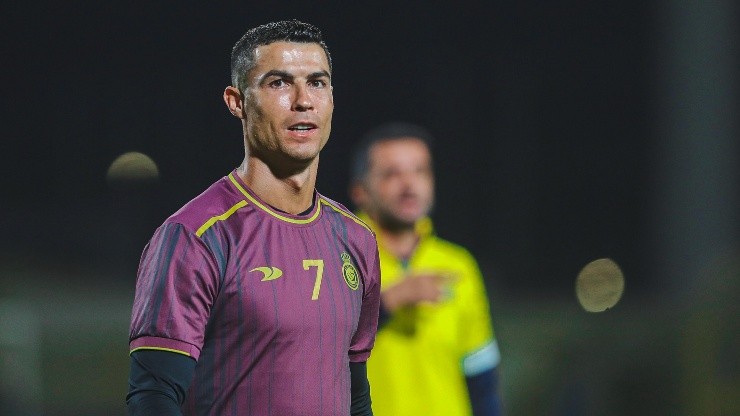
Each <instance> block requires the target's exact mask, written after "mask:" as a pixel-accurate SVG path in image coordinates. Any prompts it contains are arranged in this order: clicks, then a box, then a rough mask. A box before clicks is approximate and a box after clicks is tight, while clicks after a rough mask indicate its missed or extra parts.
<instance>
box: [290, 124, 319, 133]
mask: <svg viewBox="0 0 740 416" xmlns="http://www.w3.org/2000/svg"><path fill="white" fill-rule="evenodd" d="M317 128H318V126H317V125H316V124H314V123H309V122H303V121H301V122H298V123H295V124H291V125H290V126H288V130H290V131H294V132H296V133H308V132H311V131H312V130H316V129H317Z"/></svg>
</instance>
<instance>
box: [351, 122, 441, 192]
mask: <svg viewBox="0 0 740 416" xmlns="http://www.w3.org/2000/svg"><path fill="white" fill-rule="evenodd" d="M409 137H413V138H414V139H418V140H420V141H422V142H423V143H424V144H425V145H426V146H427V147H428V148H429V149H430V151H431V149H432V145H433V144H434V136H432V134H431V133H430V132H429V130H427V129H426V128H424V127H422V126H420V125H418V124H413V123H407V122H400V121H395V122H389V123H383V124H381V125H379V126H377V127H375V128H373V129H371V130H369V131H368V132H367V133H365V135H364V136H362V139H360V141H359V142H358V143H357V145H356V146H355V150H354V152H353V155H352V170H351V174H352V181H353V182H358V181H362V180H363V179H364V178H365V175H367V173H368V172H369V171H370V149H371V148H372V147H373V145H375V144H376V143H380V142H386V141H392V140H400V139H405V138H409Z"/></svg>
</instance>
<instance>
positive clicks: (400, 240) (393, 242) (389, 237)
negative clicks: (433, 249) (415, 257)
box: [379, 228, 419, 259]
mask: <svg viewBox="0 0 740 416" xmlns="http://www.w3.org/2000/svg"><path fill="white" fill-rule="evenodd" d="M379 234H380V237H381V238H382V239H383V244H384V246H385V248H386V249H387V250H388V251H390V252H391V254H393V255H394V256H395V257H397V258H399V259H407V258H409V257H411V254H412V253H413V252H414V249H415V248H416V244H417V243H418V242H419V236H418V234H416V230H414V228H405V229H402V230H394V231H391V230H387V229H382V228H381V229H380V232H379Z"/></svg>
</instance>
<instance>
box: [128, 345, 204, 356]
mask: <svg viewBox="0 0 740 416" xmlns="http://www.w3.org/2000/svg"><path fill="white" fill-rule="evenodd" d="M141 350H155V351H169V352H174V353H176V354H182V355H184V356H187V357H191V355H190V353H187V352H185V351H180V350H175V349H172V348H162V347H138V348H134V349H133V350H131V351H130V352H129V353H128V354H129V355H131V354H133V353H134V352H136V351H141Z"/></svg>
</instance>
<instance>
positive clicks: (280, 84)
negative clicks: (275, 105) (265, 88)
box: [267, 78, 288, 88]
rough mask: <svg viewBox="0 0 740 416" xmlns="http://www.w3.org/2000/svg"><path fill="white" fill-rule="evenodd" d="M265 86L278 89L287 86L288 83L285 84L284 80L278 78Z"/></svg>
mask: <svg viewBox="0 0 740 416" xmlns="http://www.w3.org/2000/svg"><path fill="white" fill-rule="evenodd" d="M267 85H269V86H270V87H272V88H280V87H284V86H286V85H288V83H287V82H285V80H284V79H282V78H278V79H275V80H273V81H270V82H269V83H268V84H267Z"/></svg>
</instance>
